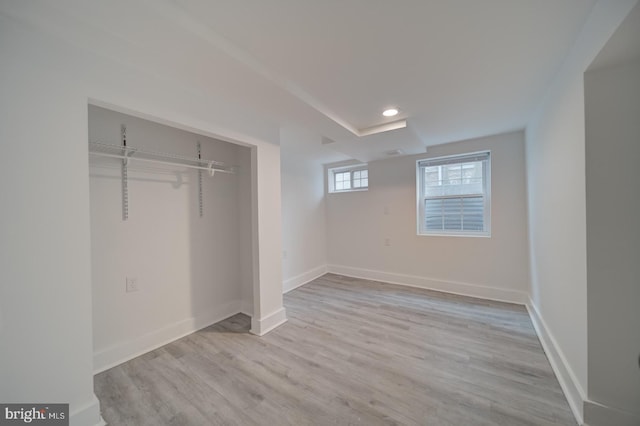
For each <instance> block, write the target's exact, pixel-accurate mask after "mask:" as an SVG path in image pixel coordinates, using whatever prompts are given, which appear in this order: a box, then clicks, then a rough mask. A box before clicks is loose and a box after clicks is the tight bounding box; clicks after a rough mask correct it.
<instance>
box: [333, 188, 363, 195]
mask: <svg viewBox="0 0 640 426" xmlns="http://www.w3.org/2000/svg"><path fill="white" fill-rule="evenodd" d="M368 190H369V188H362V189H344V190H342V191H329V194H344V193H349V192H367V191H368Z"/></svg>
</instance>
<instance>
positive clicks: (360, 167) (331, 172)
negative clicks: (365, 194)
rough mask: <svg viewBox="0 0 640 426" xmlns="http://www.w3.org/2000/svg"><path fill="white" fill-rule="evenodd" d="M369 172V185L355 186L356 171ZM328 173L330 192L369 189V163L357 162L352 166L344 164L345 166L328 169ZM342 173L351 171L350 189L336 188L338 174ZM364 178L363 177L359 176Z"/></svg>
mask: <svg viewBox="0 0 640 426" xmlns="http://www.w3.org/2000/svg"><path fill="white" fill-rule="evenodd" d="M362 171H366V172H367V177H366V179H367V186H360V187H357V188H355V187H354V186H353V183H354V174H355V173H356V172H362ZM327 172H328V173H327V174H328V180H329V182H328V184H329V193H330V194H338V193H343V192H359V191H368V190H369V166H368V164H356V165H351V166H343V167H333V168H329V169H328V170H327ZM342 173H349V185H350V187H349V188H348V189H336V175H338V174H342ZM359 179H362V178H359Z"/></svg>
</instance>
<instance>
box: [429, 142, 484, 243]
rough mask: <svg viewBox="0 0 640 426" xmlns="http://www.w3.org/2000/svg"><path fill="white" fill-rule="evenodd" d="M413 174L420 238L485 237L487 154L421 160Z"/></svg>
mask: <svg viewBox="0 0 640 426" xmlns="http://www.w3.org/2000/svg"><path fill="white" fill-rule="evenodd" d="M417 173H418V177H419V178H418V220H419V224H418V232H419V233H420V234H447V235H449V234H450V235H488V234H489V222H490V216H489V207H490V199H489V188H490V184H489V179H490V153H489V152H479V153H472V154H464V155H457V156H451V157H440V158H430V159H426V160H421V161H418V163H417Z"/></svg>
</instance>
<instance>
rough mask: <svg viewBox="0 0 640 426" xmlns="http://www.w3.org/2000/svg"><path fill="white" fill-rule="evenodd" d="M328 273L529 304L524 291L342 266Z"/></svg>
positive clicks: (331, 268) (334, 267) (329, 267)
mask: <svg viewBox="0 0 640 426" xmlns="http://www.w3.org/2000/svg"><path fill="white" fill-rule="evenodd" d="M327 271H328V272H331V273H334V274H339V275H345V276H348V277H354V278H364V279H367V280H374V281H383V282H387V283H391V284H400V285H406V286H409V287H418V288H424V289H428V290H437V291H442V292H445V293H453V294H460V295H463V296H470V297H477V298H480V299H489V300H497V301H500V302H509V303H518V304H521V305H524V304H526V303H527V300H528V296H527V293H525V292H524V291H518V290H509V289H502V288H497V287H487V286H482V285H475V284H468V283H460V282H454V281H443V280H437V279H432V278H426V277H419V276H415V275H405V274H397V273H393V272H383V271H374V270H371V269H362V268H352V267H350V266H342V265H328V266H327Z"/></svg>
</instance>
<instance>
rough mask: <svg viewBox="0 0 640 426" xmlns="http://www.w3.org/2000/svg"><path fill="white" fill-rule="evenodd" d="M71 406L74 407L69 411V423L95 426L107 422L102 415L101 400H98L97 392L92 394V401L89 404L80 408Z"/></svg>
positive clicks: (103, 425)
mask: <svg viewBox="0 0 640 426" xmlns="http://www.w3.org/2000/svg"><path fill="white" fill-rule="evenodd" d="M70 408H73V409H72V410H71V412H70V413H69V424H72V425H95V426H105V425H106V424H107V422H105V421H104V419H103V418H102V416H101V415H100V401H98V398H97V397H96V395H95V394H92V396H91V401H90V402H89V403H88V404H85V405H83V406H81V407H80V408H75V407H70Z"/></svg>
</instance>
